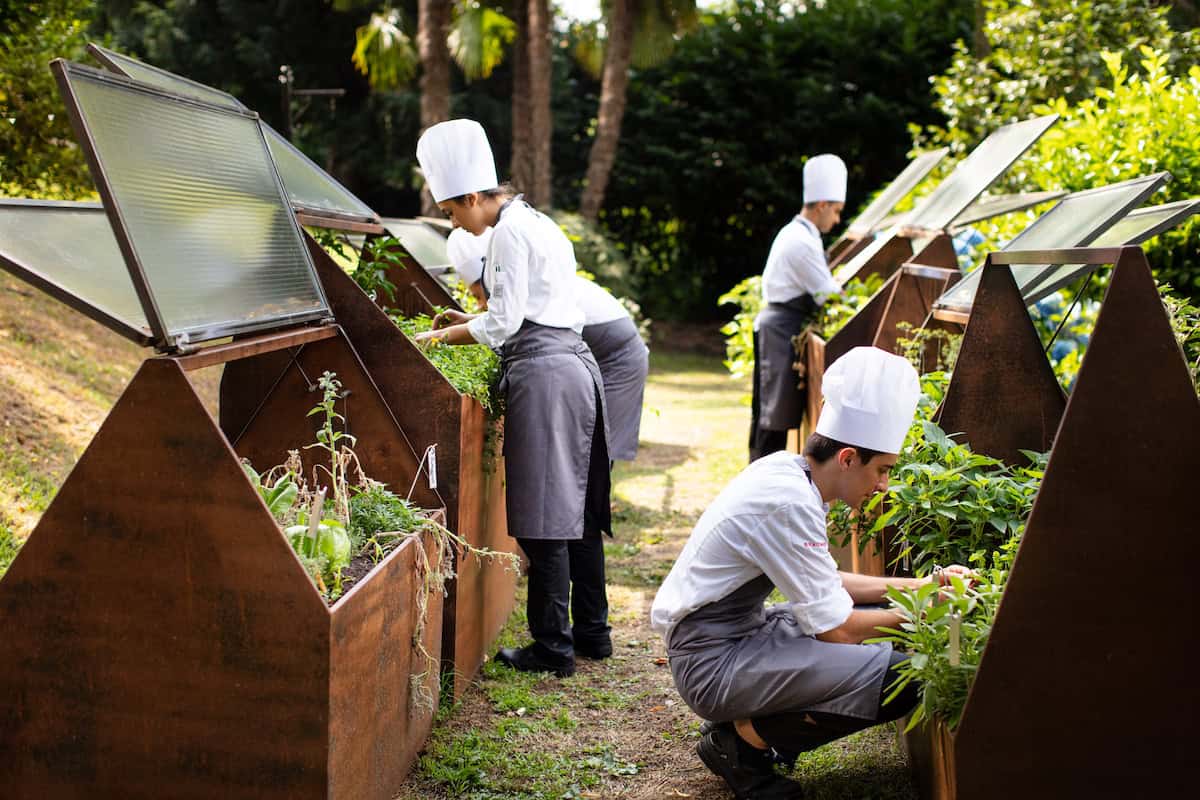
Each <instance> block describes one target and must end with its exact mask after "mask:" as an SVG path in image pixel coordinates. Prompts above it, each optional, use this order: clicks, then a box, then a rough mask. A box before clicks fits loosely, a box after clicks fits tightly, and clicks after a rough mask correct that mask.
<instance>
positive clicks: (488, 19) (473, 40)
mask: <svg viewBox="0 0 1200 800" xmlns="http://www.w3.org/2000/svg"><path fill="white" fill-rule="evenodd" d="M456 10H457V13H456V15H455V17H454V22H453V23H452V24H451V28H450V35H449V37H448V38H447V40H446V43H447V44H448V45H449V46H450V54H451V55H452V56H454V61H455V63H457V64H458V66H459V67H460V68H461V69H462V71H463V75H465V76H466V78H467V80H475V79H477V78H487V77H488V76H490V75H491V74H492V70H494V69H495V68H496V67H497V66H499V65H500V63H501V62H502V61H504V50H505V47H506V46H507V45H508V44H509V43H511V42H512V40H513V39H514V38H516V35H517V26H516V23H514V22H513V21H512V20H511V19H509V18H508V17H506V16H504V15H503V14H501V13H500V12H499V11H496V10H494V9H491V8H486V7H484V6H482V5H480V4H479V3H478V2H474V1H473V0H467V2H461V3H458V4H457V6H456Z"/></svg>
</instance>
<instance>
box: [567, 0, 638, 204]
mask: <svg viewBox="0 0 1200 800" xmlns="http://www.w3.org/2000/svg"><path fill="white" fill-rule="evenodd" d="M633 11H634V0H613V2H612V6H611V10H610V12H609V16H608V43H607V44H606V45H605V51H604V74H603V76H602V77H601V80H600V110H599V113H598V120H597V124H596V138H595V139H594V140H593V141H592V149H591V151H590V152H589V153H588V168H587V177H586V178H585V179H584V182H583V196H582V197H581V198H580V200H579V213H580V214H582V215H583V217H584V218H585V219H587V220H590V221H592V222H595V221H596V218H597V217H598V216H599V215H600V208H601V207H602V206H603V205H604V192H605V190H606V189H607V188H608V178H609V176H610V175H611V174H612V168H613V163H614V162H615V161H616V160H617V144H618V143H619V142H620V139H621V120H622V118H623V117H624V116H625V100H626V91H627V89H628V88H629V61H630V59H631V58H632V54H633Z"/></svg>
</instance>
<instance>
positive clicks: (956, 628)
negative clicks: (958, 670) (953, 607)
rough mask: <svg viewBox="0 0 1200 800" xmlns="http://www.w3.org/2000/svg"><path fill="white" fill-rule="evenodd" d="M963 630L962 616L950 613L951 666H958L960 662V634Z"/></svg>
mask: <svg viewBox="0 0 1200 800" xmlns="http://www.w3.org/2000/svg"><path fill="white" fill-rule="evenodd" d="M961 632H962V617H961V616H959V615H958V614H951V615H950V666H952V667H957V666H958V662H959V650H960V648H959V636H960V634H961Z"/></svg>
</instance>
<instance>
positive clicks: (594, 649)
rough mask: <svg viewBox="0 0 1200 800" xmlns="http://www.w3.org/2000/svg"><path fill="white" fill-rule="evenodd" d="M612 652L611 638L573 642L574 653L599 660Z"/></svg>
mask: <svg viewBox="0 0 1200 800" xmlns="http://www.w3.org/2000/svg"><path fill="white" fill-rule="evenodd" d="M612 654H613V648H612V639H604V640H603V641H599V642H578V641H577V642H575V655H577V656H583V657H584V658H591V659H594V660H596V661H601V660H603V659H606V658H608V657H609V656H611V655H612Z"/></svg>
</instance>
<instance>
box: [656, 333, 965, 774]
mask: <svg viewBox="0 0 1200 800" xmlns="http://www.w3.org/2000/svg"><path fill="white" fill-rule="evenodd" d="M822 391H823V394H824V397H825V405H824V407H823V409H822V411H821V416H820V419H819V421H818V423H817V427H816V432H815V433H814V434H813V435H812V436H810V437H809V439H808V441H807V443H806V444H805V448H804V455H803V456H801V455H797V454H794V453H789V452H778V453H774V454H772V455H770V456H767V457H764V458H761V459H759V460H758V461H755V462H754V463H752V464H750V466H748V467H747V468H746V469H745V470H744V471H743V472H742V473H741V474H740V475H738V477H736V478H735V479H734V480H733V481H732V482H731V483H730V484H729V485H728V486H727V487H725V489H724V490H723V491H722V492H721V494H720V495H719V496H718V497H717V499H716V500H715V501H714V502H713V503H712V505H711V506H709V507H708V509H707V510H705V512H704V514H703V515H702V516H701V517H700V520H699V522H698V523H697V524H696V527H695V529H694V530H693V531H692V534H691V536H690V537H689V538H688V541H687V543H686V544H685V545H684V548H683V551H682V552H681V553H680V556H679V558H678V560H676V562H675V564H674V565H673V566H672V567H671V571H670V573H669V574H668V575H667V578H666V580H665V581H664V582H663V584H662V586H661V587H660V588H659V591H658V594H657V596H656V597H655V598H654V604H653V606H652V608H651V612H650V620H651V625H652V626H653V628H654V629H655V630H656V631H657V632H658V633H660V634H661V635H662V636H663V638H664V639H665V640H666V644H667V655H668V657H669V658H670V665H671V674H672V676H673V678H674V680H675V686H676V688H677V689H678V691H679V695H680V697H681V698H682V699H683V700H684V702H686V703H687V704H688V706H689V707H690V708H691V709H692V710H693V711H695V712H696V713H697V714H699V715H700V716H701V717H704V718H705V719H706V720H709V721H708V722H706V723H705V724H704V725H702V726H701V739H700V742H699V744H698V745H697V746H696V752H697V754H698V755H699V756H700V759H701V760H702V761H703V762H704V764H705V765H706V766H707V767H708V768H709V769H710V770H712V771H713V772H714V773H716V774H717V775H719V776H721V777H722V778H723V779H724V780H725V782H726V783H727V784H728V785H729V786H730V788H732V789H733V791H734V794H735V795H736V796H737V797H739V798H798V797H801V796H802V794H801V791H800V786H799V785H798V784H797V783H795V782H794V781H791V780H789V779H787V778H785V777H782V776H780V775H779V774H777V773H776V771H775V769H774V767H775V766H776V764H779V763H780V762H782V763H783V764H784V765H785V766H790V765H791V764H793V763H794V762H795V759H796V757H797V755H798V754H799V753H802V752H805V751H808V750H812V749H814V748H816V747H819V746H821V745H823V744H826V743H827V742H830V741H833V740H834V739H837V738H840V737H842V736H846V735H849V734H851V733H854V732H855V731H858V730H861V729H863V728H866V727H869V726H871V725H877V724H879V723H882V722H887V721H890V720H894V719H898V718H899V717H901V716H903V715H904V714H906V713H908V712H909V711H911V710H912V709H913V708H914V707H915V705H916V703H917V699H918V688H917V687H916V686H915V685H914V684H909V685H908V686H907V687H906V688H905V689H904V691H902V692H901V693H900V694H899V695H898V696H897V697H896V698H894V699H893V700H892V701H891V702H890V703H888V704H887V705H884V702H883V698H884V697H885V696H887V693H888V692H887V690H888V687H889V686H890V685H891V684H892V683H893V682H894V681H895V680H896V678H897V677H898V673H897V672H896V666H897V664H899V663H900V662H902V661H903V660H904V659H905V658H906V656H904V655H902V654H900V653H896V652H893V651H892V649H891V646H890V645H889V644H885V643H877V644H864V642H865V640H867V639H870V638H871V637H873V636H877V635H879V632H878V629H879V628H880V627H899V626H900V624H901V621H902V620H901V617H900V616H899V615H898V614H896V613H894V612H892V611H889V610H885V609H884V608H883V607H882V606H881V605H880V604H882V603H883V602H884V601H885V596H886V592H887V589H888V587H889V586H896V587H903V588H915V587H917V586H921V585H923V584H925V583H928V582H930V581H933V580H936V581H937V582H938V583H939V584H942V585H944V584H945V583H946V582H948V578H947V576H948V575H950V574H958V575H961V576H964V577H968V576H969V571H968V570H967V569H966V568H964V567H961V566H957V565H956V566H952V567H947V568H946V569H944V570H941V569H938V570H935V574H934V575H933V576H930V577H927V578H891V577H887V578H881V577H871V576H866V575H857V574H854V573H848V572H839V571H838V568H837V564H836V563H835V562H834V560H833V557H832V556H831V555H830V553H829V539H828V536H827V533H826V513H827V508H828V505H827V504H828V503H830V502H831V501H833V500H842V501H844V502H846V503H848V504H849V505H850V506H851V507H852V508H857V507H858V506H859V504H860V503H861V502H862V501H863V500H864V499H865V498H866V497H867V496H869V495H870V494H871V493H873V492H882V491H885V490H886V489H887V483H888V472H889V470H890V469H891V468H892V466H893V465H895V463H896V454H897V453H899V452H900V449H901V446H902V445H903V443H904V437H905V434H906V433H907V432H908V429H909V426H910V425H911V424H912V420H913V414H914V412H915V410H916V407H917V400H918V398H919V396H920V386H919V382H918V379H917V373H916V370H914V369H913V367H912V365H911V364H909V363H908V361H906V360H905V359H903V358H901V357H899V356H895V355H892V354H890V353H887V352H884V351H883V350H879V349H876V348H873V347H857V348H854V349H853V350H851V351H850V352H849V353H847V354H846V355H844V356H842V357H841V358H839V359H838V360H837V361H836V362H834V363H833V364H832V365H831V366H830V368H829V370H828V371H827V372H826V373H825V377H824V381H823V383H822ZM776 588H778V589H779V591H780V592H782V594H783V596H784V597H785V598H786V599H787V603H784V604H781V605H777V606H773V607H771V608H766V607H764V601H765V600H766V599H767V596H768V595H769V594H770V593H771V592H772V591H773V590H774V589H776ZM872 606H873V607H872Z"/></svg>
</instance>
